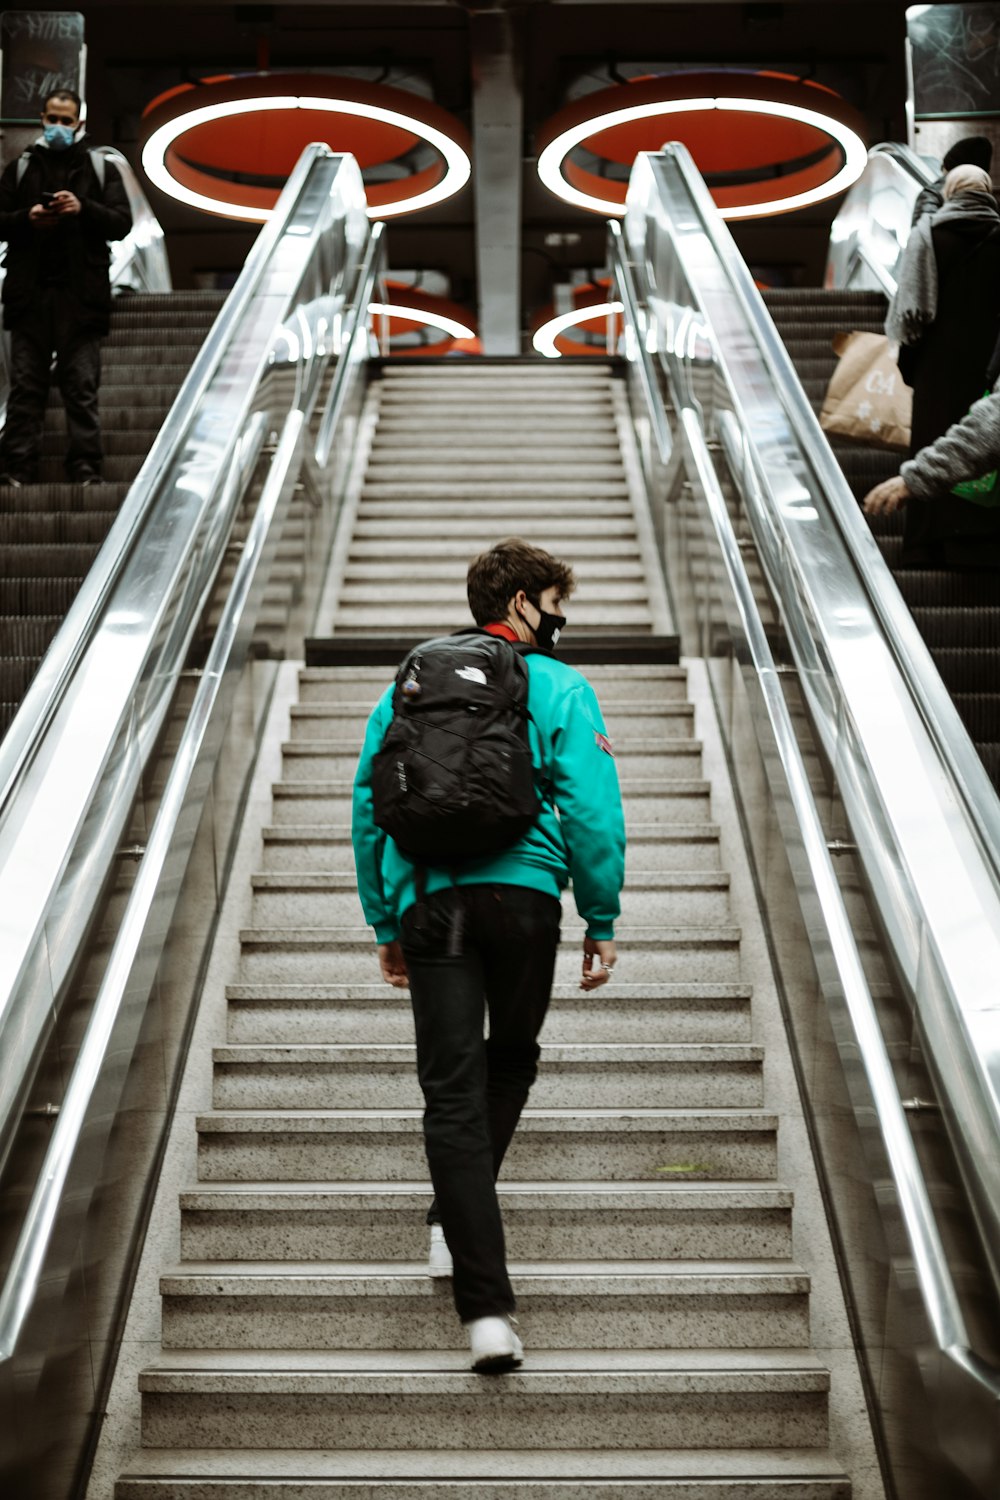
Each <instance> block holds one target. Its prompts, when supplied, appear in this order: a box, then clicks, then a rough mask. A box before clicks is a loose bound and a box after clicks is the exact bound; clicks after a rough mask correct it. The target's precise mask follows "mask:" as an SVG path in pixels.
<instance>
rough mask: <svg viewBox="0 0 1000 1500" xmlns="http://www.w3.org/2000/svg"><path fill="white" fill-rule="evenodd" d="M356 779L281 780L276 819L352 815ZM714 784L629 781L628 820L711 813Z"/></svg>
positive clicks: (329, 819) (327, 819) (330, 819)
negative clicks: (306, 781)
mask: <svg viewBox="0 0 1000 1500" xmlns="http://www.w3.org/2000/svg"><path fill="white" fill-rule="evenodd" d="M351 792H352V782H351V781H348V780H339V781H335V780H331V781H316V782H311V783H305V784H302V785H299V784H297V783H294V782H289V783H278V784H277V785H276V786H275V787H274V813H273V816H274V821H275V822H276V823H279V824H280V823H337V822H346V820H347V819H348V818H349V817H350V815H351V814H350V808H351ZM709 792H710V787H709V783H708V782H707V781H702V780H701V779H700V778H682V777H678V778H676V779H675V780H672V781H666V780H653V779H652V778H649V780H648V783H647V784H646V785H645V786H644V785H642V783H641V781H634V782H632V783H631V784H629V785H626V783H625V778H624V777H623V778H622V793H623V795H624V796H625V798H626V807H625V815H626V823H627V824H628V823H629V822H630V821H633V820H634V821H635V822H642V823H649V822H654V821H661V820H665V821H669V820H670V819H671V818H673V817H676V818H677V819H678V820H679V821H681V822H685V823H689V822H693V821H694V820H695V819H696V818H701V817H704V818H705V819H706V820H707V819H708V817H709V815H710V809H709Z"/></svg>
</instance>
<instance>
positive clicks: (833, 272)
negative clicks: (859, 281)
mask: <svg viewBox="0 0 1000 1500" xmlns="http://www.w3.org/2000/svg"><path fill="white" fill-rule="evenodd" d="M883 161H886V162H890V163H891V165H892V168H893V169H894V171H895V173H896V174H898V176H899V177H900V178H901V179H903V183H902V186H903V196H904V197H905V198H906V200H907V202H908V203H909V205H910V207H911V208H912V204H913V203H914V202H916V194H918V193H919V192H920V191H921V190H922V189H923V188H926V187H930V186H931V184H932V183H933V182H934V181H935V174H934V172H933V171H932V170H931V167H930V166H929V165H928V163H927V161H926V160H925V158H923V157H921V156H918V155H917V153H916V152H915V151H913V150H912V149H911V148H910V147H909V146H904V145H902V144H900V143H899V142H898V141H882V142H880V143H879V144H878V145H876V146H872V147H871V149H870V150H869V152H868V165H867V166H866V168H865V170H864V172H862V174H861V176H860V177H859V178H858V180H857V182H856V183H855V184H854V185H853V187H852V188H851V189H850V190H849V192H848V194H847V197H846V198H845V199H844V202H843V204H842V205H841V208H840V210H839V212H838V214H837V217H836V218H835V219H834V221H833V224H832V225H831V227H830V257H829V260H828V262H827V270H826V278H825V285H826V286H827V287H829V288H830V289H831V290H832V289H834V288H836V287H850V286H851V285H852V276H853V273H854V269H855V266H856V265H857V263H858V261H861V262H862V263H863V264H864V265H865V266H867V268H868V270H869V271H870V272H871V274H872V275H873V276H874V277H875V280H876V281H877V282H878V284H879V286H880V287H881V288H882V291H883V292H884V293H885V294H886V296H887V297H889V298H890V299H891V298H892V297H894V296H895V294H896V277H895V274H894V273H895V269H896V267H897V266H898V264H899V258H900V256H901V255H902V253H903V248H904V246H905V245H906V241H907V239H908V238H909V234H910V227H911V226H910V215H909V214H908V215H907V217H906V218H905V219H904V220H903V221H902V222H897V223H896V224H886V223H885V222H884V220H881V219H880V220H879V223H880V227H881V230H882V232H883V234H891V236H892V238H893V241H894V243H895V246H896V255H895V259H894V260H893V261H892V263H891V265H890V263H889V261H888V259H887V257H886V256H885V255H880V254H879V252H878V248H877V245H876V244H875V242H874V241H873V239H872V236H871V233H870V222H871V221H870V218H869V216H868V214H867V213H866V212H865V210H866V208H868V209H870V199H871V197H872V196H873V189H872V186H871V184H870V182H869V178H870V177H871V175H872V173H873V170H874V166H875V163H876V162H878V163H881V162H883ZM914 187H915V188H916V193H915V194H914V196H913V198H912V200H911V199H910V197H909V194H910V192H911V191H912V190H913V189H914ZM877 190H878V188H877V187H876V189H875V191H877ZM859 196H860V198H861V202H860V203H858V202H856V199H857V198H858V197H859ZM876 217H877V216H876ZM845 241H846V242H847V245H848V251H847V257H846V260H845V259H844V255H843V249H842V247H843V244H844V242H845ZM852 241H853V244H852V243H851V242H852Z"/></svg>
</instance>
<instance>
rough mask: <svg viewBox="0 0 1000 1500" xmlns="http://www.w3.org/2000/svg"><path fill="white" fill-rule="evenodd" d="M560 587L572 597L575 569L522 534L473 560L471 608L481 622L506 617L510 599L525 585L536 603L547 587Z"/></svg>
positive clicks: (528, 594)
mask: <svg viewBox="0 0 1000 1500" xmlns="http://www.w3.org/2000/svg"><path fill="white" fill-rule="evenodd" d="M554 587H556V588H558V589H559V593H560V596H561V597H562V598H563V599H568V598H569V596H570V594H571V593H572V592H573V590H574V588H575V587H576V579H575V578H574V576H573V569H572V568H571V567H570V566H569V564H568V563H564V562H560V561H559V559H558V558H557V557H553V556H552V554H551V553H549V552H543V551H542V549H541V547H532V546H531V545H530V543H528V542H522V541H521V540H520V538H519V537H516V536H512V537H508V538H507V540H506V541H503V542H497V544H496V546H495V547H491V548H490V550H489V551H488V552H481V553H480V554H479V556H478V557H474V558H473V559H472V562H471V563H470V564H469V576H468V594H469V608H470V609H471V610H472V618H473V619H474V620H475V622H476V624H477V625H490V624H492V623H493V622H494V621H496V620H505V619H506V618H507V610H508V608H509V606H510V601H511V600H512V599H513V597H514V595H515V594H516V593H517V591H518V590H519V589H524V592H525V593H526V594H527V596H528V598H529V599H530V600H531V602H532V604H534V605H536V606H537V604H538V600H539V597H540V596H541V594H542V593H543V591H544V590H545V589H550V588H554Z"/></svg>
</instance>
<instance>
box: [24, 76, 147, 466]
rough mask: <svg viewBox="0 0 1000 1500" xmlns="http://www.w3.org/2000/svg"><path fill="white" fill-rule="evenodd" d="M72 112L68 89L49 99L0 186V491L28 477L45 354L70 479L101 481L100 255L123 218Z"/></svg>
mask: <svg viewBox="0 0 1000 1500" xmlns="http://www.w3.org/2000/svg"><path fill="white" fill-rule="evenodd" d="M80 114H81V101H80V96H79V95H78V94H76V93H74V92H73V90H72V89H59V90H57V91H56V92H54V93H52V94H50V95H49V97H48V98H47V99H46V101H45V105H44V108H43V109H42V118H41V123H42V134H41V135H40V136H39V138H38V139H37V140H36V141H35V143H34V145H33V146H32V147H31V148H30V150H29V151H27V152H25V154H24V155H23V156H21V157H19V158H18V159H17V160H16V161H12V162H11V163H10V164H9V165H8V166H7V167H6V169H5V170H4V173H3V176H2V177H0V239H3V240H6V242H7V250H6V255H5V257H4V265H5V267H6V276H5V278H4V283H3V322H4V328H5V330H6V331H7V332H8V333H9V334H10V396H9V398H8V402H7V421H6V424H5V427H4V431H3V437H2V439H0V486H3V485H6V486H8V487H11V486H13V487H18V486H20V485H22V484H30V483H33V482H34V481H35V480H36V479H37V476H38V460H39V454H40V450H41V442H42V427H43V422H44V418H45V406H46V402H47V400H48V394H49V381H50V378H51V371H52V356H53V354H54V355H55V376H56V382H57V384H58V386H59V390H60V392H61V394H62V399H63V406H64V408H65V411H66V432H67V446H66V454H65V466H66V472H67V475H68V477H69V478H70V480H72V481H75V482H77V483H80V484H97V483H100V480H101V464H102V458H103V454H102V447H101V428H100V420H99V416H98V405H97V403H98V388H99V385H100V374H101V346H100V340H101V338H102V336H103V335H104V334H106V333H107V331H108V322H109V318H110V314H111V286H110V282H109V279H108V266H109V264H110V251H109V249H108V246H109V242H110V241H112V240H120V239H122V238H124V236H125V235H127V234H128V232H129V230H130V229H131V227H132V214H131V211H130V209H129V205H128V198H127V197H126V194H125V187H124V184H123V182H122V180H121V177H120V175H119V173H118V170H117V168H116V167H115V166H113V164H112V163H111V162H108V161H105V160H104V159H103V158H99V157H97V154H96V153H95V152H94V151H93V150H92V149H91V148H90V146H89V144H88V143H87V141H86V139H85V137H84V136H83V134H82V128H81V119H80ZM95 163H96V164H95Z"/></svg>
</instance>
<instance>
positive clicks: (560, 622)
mask: <svg viewBox="0 0 1000 1500" xmlns="http://www.w3.org/2000/svg"><path fill="white" fill-rule="evenodd" d="M529 603H531V604H534V605H535V608H536V609H537V610H538V613H539V614H540V615H541V619H540V620H539V622H538V624H537V625H532V624H531V623H530V621H528V620H525V619H524V615H521V619H522V620H524V623H525V625H527V627H528V629H529V630H530V631H531V632H532V634H533V635H534V637H535V641H536V643H537V644H538V645H539V646H541V647H542V648H543V649H544V650H546V651H554V650H555V648H556V646H557V645H558V642H559V637H560V635H561V634H562V631H563V627H564V626H565V624H566V616H565V615H550V614H549V612H548V610H544V609H543V608H542V606H541V605H540V604H535V601H534V599H531V600H529ZM518 614H521V611H520V610H518Z"/></svg>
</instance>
